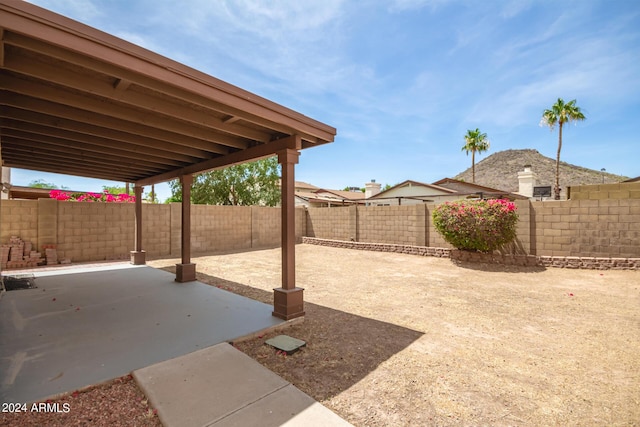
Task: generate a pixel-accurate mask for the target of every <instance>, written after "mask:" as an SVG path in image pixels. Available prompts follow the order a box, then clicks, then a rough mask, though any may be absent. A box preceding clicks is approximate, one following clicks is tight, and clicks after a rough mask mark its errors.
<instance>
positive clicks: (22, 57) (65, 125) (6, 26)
mask: <svg viewBox="0 0 640 427" xmlns="http://www.w3.org/2000/svg"><path fill="white" fill-rule="evenodd" d="M335 134H336V130H335V129H334V128H333V127H331V126H328V125H326V124H323V123H321V122H318V121H316V120H314V119H311V118H309V117H306V116H304V115H302V114H300V113H298V112H295V111H293V110H290V109H288V108H285V107H283V106H281V105H278V104H276V103H274V102H271V101H269V100H267V99H264V98H261V97H259V96H257V95H255V94H252V93H250V92H247V91H245V90H243V89H240V88H238V87H235V86H233V85H231V84H228V83H225V82H223V81H221V80H218V79H216V78H214V77H211V76H209V75H206V74H204V73H202V72H199V71H197V70H194V69H192V68H189V67H187V66H185V65H182V64H180V63H178V62H175V61H172V60H170V59H167V58H165V57H163V56H160V55H158V54H156V53H153V52H150V51H148V50H146V49H143V48H141V47H139V46H136V45H133V44H131V43H128V42H126V41H124V40H121V39H119V38H116V37H114V36H111V35H109V34H106V33H104V32H101V31H98V30H96V29H94V28H91V27H88V26H86V25H84V24H81V23H78V22H76V21H73V20H71V19H68V18H66V17H64V16H61V15H58V14H55V13H53V12H50V11H47V10H45V9H42V8H40V7H37V6H34V5H32V4H29V3H27V2H24V1H19V0H8V1H2V3H0V135H1V138H2V140H1V158H2V160H3V161H4V165H5V166H8V167H15V168H22V169H31V170H40V171H46V172H54V173H62V174H70V175H77V176H83V177H91V178H99V179H109V180H114V181H120V182H133V183H136V184H137V185H150V184H154V183H158V182H162V181H167V180H170V179H174V178H178V177H179V176H181V175H184V174H193V173H198V172H202V171H206V170H210V169H215V168H221V167H225V166H227V165H231V164H236V163H242V162H245V161H250V160H254V159H259V158H262V157H266V156H270V155H273V154H275V153H277V152H278V151H281V150H283V149H296V150H298V149H303V148H308V147H313V146H316V145H321V144H325V143H328V142H332V141H333V139H334V136H335ZM293 135H297V136H296V137H295V138H288V137H290V136H293Z"/></svg>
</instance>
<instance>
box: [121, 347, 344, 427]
mask: <svg viewBox="0 0 640 427" xmlns="http://www.w3.org/2000/svg"><path fill="white" fill-rule="evenodd" d="M133 376H134V378H135V379H136V381H137V382H138V384H139V385H140V387H141V388H142V390H143V391H144V392H145V394H146V395H147V397H148V398H149V400H150V402H151V404H152V406H153V407H154V408H156V409H157V410H158V416H159V417H160V420H161V421H162V423H163V424H164V425H165V426H167V427H174V426H179V427H201V426H216V427H222V426H225V427H226V426H253V425H255V426H257V425H260V426H264V427H271V426H274V427H275V426H283V425H288V426H305V427H307V426H311V427H313V426H323V427H324V426H350V425H351V424H349V423H347V422H346V421H344V420H343V419H342V418H340V417H339V416H337V415H336V414H335V413H333V412H331V411H330V410H329V409H327V408H325V407H324V406H322V405H321V404H319V403H317V402H316V401H315V400H314V399H312V398H311V397H309V396H308V395H306V394H305V393H303V392H302V391H300V390H299V389H297V388H296V387H294V386H293V385H292V384H290V383H289V382H287V381H285V380H284V379H282V378H281V377H279V376H278V375H276V374H274V373H273V372H271V371H269V370H268V369H266V368H264V367H263V366H262V365H260V364H259V363H257V362H256V361H254V360H253V359H251V358H250V357H249V356H247V355H245V354H244V353H242V352H240V351H239V350H236V349H235V348H233V347H232V346H231V345H229V344H227V343H222V344H218V345H216V346H213V347H209V348H207V349H203V350H199V351H197V352H194V353H190V354H188V355H185V356H181V357H179V358H176V359H173V360H168V361H165V362H161V363H158V364H156V365H153V366H149V367H146V368H142V369H140V370H137V371H134V373H133Z"/></svg>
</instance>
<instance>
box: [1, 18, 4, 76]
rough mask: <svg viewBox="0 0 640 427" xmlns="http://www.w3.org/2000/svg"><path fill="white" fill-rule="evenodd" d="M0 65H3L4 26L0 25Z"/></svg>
mask: <svg viewBox="0 0 640 427" xmlns="http://www.w3.org/2000/svg"><path fill="white" fill-rule="evenodd" d="M0 67H4V28H2V27H0Z"/></svg>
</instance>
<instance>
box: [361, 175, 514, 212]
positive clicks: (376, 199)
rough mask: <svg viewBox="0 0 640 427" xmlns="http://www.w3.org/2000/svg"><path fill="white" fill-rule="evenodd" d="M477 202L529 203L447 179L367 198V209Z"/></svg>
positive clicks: (412, 184) (404, 186) (403, 186)
mask: <svg viewBox="0 0 640 427" xmlns="http://www.w3.org/2000/svg"><path fill="white" fill-rule="evenodd" d="M477 198H484V199H497V198H506V199H509V200H515V199H526V197H523V196H520V195H518V194H513V193H509V192H508V191H503V190H499V189H496V188H490V187H485V186H482V185H477V184H471V183H468V182H464V181H458V180H456V179H451V178H444V179H441V180H440V181H436V182H434V183H433V184H425V183H423V182H418V181H412V180H407V181H404V182H401V183H400V184H397V185H394V186H393V187H391V188H389V189H387V190H385V191H382V192H380V193H378V194H375V195H373V196H371V197H369V198H367V199H366V204H367V206H398V205H416V204H420V203H441V202H446V201H453V200H460V199H477Z"/></svg>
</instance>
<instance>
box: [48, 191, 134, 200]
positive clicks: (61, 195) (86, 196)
mask: <svg viewBox="0 0 640 427" xmlns="http://www.w3.org/2000/svg"><path fill="white" fill-rule="evenodd" d="M49 197H51V198H52V199H56V200H70V201H75V202H105V203H133V202H135V201H136V196H131V195H129V194H124V193H123V194H110V193H109V192H108V191H107V190H105V191H104V192H102V193H70V192H68V191H62V190H51V191H50V192H49Z"/></svg>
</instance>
